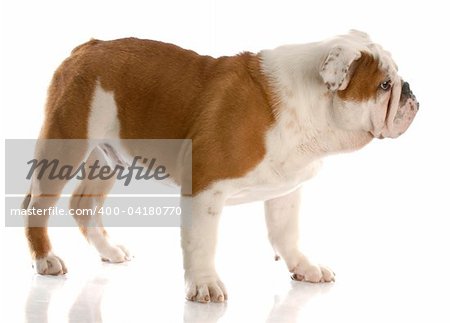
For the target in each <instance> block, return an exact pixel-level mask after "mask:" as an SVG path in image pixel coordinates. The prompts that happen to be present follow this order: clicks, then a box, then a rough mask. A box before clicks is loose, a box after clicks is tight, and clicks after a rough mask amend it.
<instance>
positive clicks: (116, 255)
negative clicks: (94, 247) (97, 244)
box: [100, 245, 132, 263]
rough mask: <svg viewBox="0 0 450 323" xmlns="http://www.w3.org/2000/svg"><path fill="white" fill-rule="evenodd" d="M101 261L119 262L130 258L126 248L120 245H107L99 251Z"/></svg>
mask: <svg viewBox="0 0 450 323" xmlns="http://www.w3.org/2000/svg"><path fill="white" fill-rule="evenodd" d="M100 257H101V258H102V261H106V262H112V263H120V262H125V261H129V260H131V258H132V257H131V254H130V252H129V251H128V249H127V248H126V247H124V246H122V245H109V246H108V247H107V248H104V249H103V250H102V252H101V253H100Z"/></svg>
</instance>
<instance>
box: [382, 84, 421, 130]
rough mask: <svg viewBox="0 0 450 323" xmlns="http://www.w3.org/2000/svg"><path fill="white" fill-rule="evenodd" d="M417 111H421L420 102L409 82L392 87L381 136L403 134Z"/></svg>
mask: <svg viewBox="0 0 450 323" xmlns="http://www.w3.org/2000/svg"><path fill="white" fill-rule="evenodd" d="M417 111H419V102H417V99H416V97H415V95H414V94H413V92H412V91H411V89H410V87H409V84H408V82H402V83H401V86H400V84H399V85H397V86H395V87H394V88H393V89H392V94H391V100H390V102H389V109H388V112H387V116H386V122H385V126H384V128H383V130H382V131H381V134H380V138H397V137H398V136H400V135H401V134H403V133H404V132H405V131H406V130H407V129H408V127H409V126H410V125H411V123H412V121H413V120H414V117H415V116H416V113H417Z"/></svg>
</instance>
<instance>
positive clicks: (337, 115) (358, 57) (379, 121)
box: [319, 31, 419, 138]
mask: <svg viewBox="0 0 450 323" xmlns="http://www.w3.org/2000/svg"><path fill="white" fill-rule="evenodd" d="M326 46H327V53H326V56H325V59H324V60H323V62H322V65H321V66H320V71H319V73H320V76H321V78H322V80H323V82H324V84H325V85H326V86H327V88H328V91H329V95H331V96H332V102H333V112H332V113H333V119H334V121H335V122H336V126H337V127H339V128H342V129H346V130H363V131H368V132H370V133H371V134H372V135H373V136H374V137H376V138H384V137H390V138H395V137H398V136H399V135H401V134H402V133H404V132H405V131H406V129H407V128H408V127H409V125H410V124H411V122H412V120H413V119H414V116H415V115H416V112H417V111H418V109H419V103H418V102H417V100H416V97H415V96H414V94H413V93H412V91H411V89H410V88H409V84H408V83H407V82H405V81H403V80H402V79H401V78H400V76H399V75H398V74H397V65H396V64H395V63H394V61H393V60H392V58H391V55H390V54H389V53H388V52H386V51H385V50H383V49H382V48H381V46H379V45H377V44H374V43H372V42H371V40H370V39H369V37H368V35H367V34H365V33H362V32H358V31H351V32H350V33H349V34H348V35H345V36H341V37H337V38H335V39H333V40H331V41H329V42H327V43H326Z"/></svg>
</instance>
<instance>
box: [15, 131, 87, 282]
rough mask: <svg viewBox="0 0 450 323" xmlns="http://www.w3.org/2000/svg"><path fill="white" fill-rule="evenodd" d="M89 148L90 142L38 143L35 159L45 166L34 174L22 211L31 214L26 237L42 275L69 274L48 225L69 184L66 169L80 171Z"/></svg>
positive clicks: (36, 266)
mask: <svg viewBox="0 0 450 323" xmlns="http://www.w3.org/2000/svg"><path fill="white" fill-rule="evenodd" d="M86 148H87V142H86V141H77V142H74V141H70V140H47V139H40V140H38V141H37V144H36V150H35V160H36V163H37V162H42V163H43V164H41V165H40V167H36V168H35V169H34V171H33V174H32V177H31V187H30V190H29V192H28V194H27V196H26V197H25V199H24V201H23V203H22V208H23V209H25V210H26V211H27V212H26V215H25V217H24V220H25V234H26V237H27V240H28V245H29V248H30V252H31V256H32V259H33V262H34V264H33V265H34V268H35V270H36V272H37V273H38V274H43V275H62V274H65V273H66V272H67V269H66V266H65V265H64V262H63V261H62V260H61V258H59V257H58V256H56V255H55V254H54V253H53V252H52V246H51V243H50V239H49V237H48V233H47V226H48V220H49V216H50V215H51V213H52V212H51V211H52V207H53V206H54V205H55V204H56V202H57V201H58V199H59V196H60V194H61V192H62V190H63V188H64V186H65V184H66V183H67V182H68V179H67V178H65V176H63V175H62V174H63V172H64V169H66V170H67V169H68V168H71V169H77V168H78V167H79V165H80V164H81V162H82V160H83V158H84V155H85V151H86ZM47 162H48V163H47ZM46 163H47V164H46ZM55 174H59V175H60V176H55ZM58 216H64V215H58Z"/></svg>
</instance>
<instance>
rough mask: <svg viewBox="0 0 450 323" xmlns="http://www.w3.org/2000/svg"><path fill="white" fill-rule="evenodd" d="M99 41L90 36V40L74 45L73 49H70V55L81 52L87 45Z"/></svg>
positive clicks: (89, 45) (92, 44)
mask: <svg viewBox="0 0 450 323" xmlns="http://www.w3.org/2000/svg"><path fill="white" fill-rule="evenodd" d="M100 42H101V40H98V39H94V38H91V40H89V41H88V42H86V43H83V44H81V45H79V46H77V47H75V48H74V49H72V55H73V54H75V53H78V52H81V51H83V50H84V49H86V48H88V47H91V46H94V45H96V44H98V43H100Z"/></svg>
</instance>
